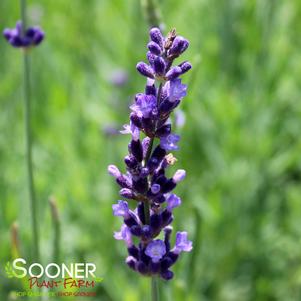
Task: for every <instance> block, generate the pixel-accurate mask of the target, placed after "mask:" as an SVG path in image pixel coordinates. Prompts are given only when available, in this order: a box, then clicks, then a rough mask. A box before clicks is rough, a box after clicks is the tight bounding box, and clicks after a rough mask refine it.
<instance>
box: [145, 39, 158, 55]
mask: <svg viewBox="0 0 301 301" xmlns="http://www.w3.org/2000/svg"><path fill="white" fill-rule="evenodd" d="M147 48H148V49H149V51H150V52H151V53H153V54H155V55H160V54H161V47H160V46H159V45H158V44H157V43H156V42H153V41H151V42H149V43H148V44H147Z"/></svg>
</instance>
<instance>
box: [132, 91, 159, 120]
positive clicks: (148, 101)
mask: <svg viewBox="0 0 301 301" xmlns="http://www.w3.org/2000/svg"><path fill="white" fill-rule="evenodd" d="M156 104H157V100H156V97H155V96H154V95H145V94H137V95H136V101H135V103H134V104H133V105H131V106H130V109H131V110H132V111H134V112H135V113H136V114H137V115H138V116H139V117H146V118H148V117H149V116H150V115H151V113H152V112H153V111H154V110H155V109H156Z"/></svg>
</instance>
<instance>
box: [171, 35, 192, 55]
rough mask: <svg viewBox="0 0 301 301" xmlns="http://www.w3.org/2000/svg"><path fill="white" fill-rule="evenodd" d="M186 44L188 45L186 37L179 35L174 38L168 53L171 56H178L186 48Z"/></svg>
mask: <svg viewBox="0 0 301 301" xmlns="http://www.w3.org/2000/svg"><path fill="white" fill-rule="evenodd" d="M188 46H189V42H188V41H187V40H186V39H184V38H183V37H181V36H177V37H176V38H175V39H174V41H173V43H172V46H171V47H170V49H169V53H168V54H169V55H173V56H179V55H180V54H181V53H183V52H184V51H185V50H186V49H187V48H188Z"/></svg>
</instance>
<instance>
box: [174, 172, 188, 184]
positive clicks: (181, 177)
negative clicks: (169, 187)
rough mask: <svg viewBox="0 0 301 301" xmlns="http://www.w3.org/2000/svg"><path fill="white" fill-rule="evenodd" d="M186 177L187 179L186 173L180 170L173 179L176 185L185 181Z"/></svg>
mask: <svg viewBox="0 0 301 301" xmlns="http://www.w3.org/2000/svg"><path fill="white" fill-rule="evenodd" d="M185 177H186V171H185V170H184V169H179V170H177V171H176V173H175V174H174V176H173V177H172V179H173V181H174V182H175V183H179V182H181V181H183V180H184V179H185Z"/></svg>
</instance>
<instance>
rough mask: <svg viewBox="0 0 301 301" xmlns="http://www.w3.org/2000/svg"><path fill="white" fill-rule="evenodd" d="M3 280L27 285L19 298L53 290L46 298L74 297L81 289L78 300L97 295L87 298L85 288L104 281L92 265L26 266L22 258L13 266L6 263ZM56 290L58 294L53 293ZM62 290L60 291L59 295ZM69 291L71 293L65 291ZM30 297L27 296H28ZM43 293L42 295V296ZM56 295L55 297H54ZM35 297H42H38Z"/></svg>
mask: <svg viewBox="0 0 301 301" xmlns="http://www.w3.org/2000/svg"><path fill="white" fill-rule="evenodd" d="M4 270H5V274H6V277H7V278H9V279H12V278H17V279H22V280H23V283H25V282H24V280H25V281H26V285H25V286H26V288H27V291H26V292H19V295H18V296H34V294H32V293H30V290H33V289H34V290H35V291H37V290H40V289H44V291H43V295H45V288H46V289H52V290H51V292H49V294H48V296H70V295H73V296H75V293H76V294H77V296H78V295H79V293H81V292H79V290H80V289H82V288H83V289H85V292H82V294H80V296H92V295H96V292H94V293H93V292H92V294H91V292H90V293H89V294H87V291H86V290H87V289H88V288H94V287H95V286H96V284H97V283H100V282H102V281H103V278H101V277H97V276H96V265H95V264H94V263H78V262H77V263H69V264H65V263H62V264H57V263H54V262H51V263H48V264H47V265H46V266H44V265H42V264H41V263H38V262H34V263H31V264H27V261H26V260H25V259H24V258H17V259H15V260H14V261H13V262H9V261H8V262H7V263H6V264H5V267H4ZM53 289H55V290H56V291H57V292H53ZM58 290H62V291H58ZM68 290H70V291H68ZM29 293H30V294H29ZM41 293H42V292H41ZM53 294H55V295H53ZM38 296H42V295H41V294H39V295H38Z"/></svg>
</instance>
